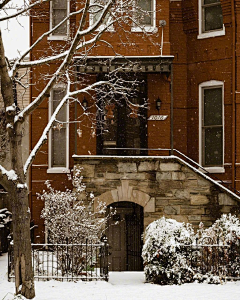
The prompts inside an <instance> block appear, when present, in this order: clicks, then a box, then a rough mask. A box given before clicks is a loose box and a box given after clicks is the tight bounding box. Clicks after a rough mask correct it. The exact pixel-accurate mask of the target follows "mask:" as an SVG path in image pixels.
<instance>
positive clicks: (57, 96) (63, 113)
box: [53, 89, 67, 122]
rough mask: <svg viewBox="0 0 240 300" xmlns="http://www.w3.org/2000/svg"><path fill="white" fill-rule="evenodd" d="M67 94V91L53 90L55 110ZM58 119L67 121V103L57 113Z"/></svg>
mask: <svg viewBox="0 0 240 300" xmlns="http://www.w3.org/2000/svg"><path fill="white" fill-rule="evenodd" d="M64 96H65V91H64V90H60V89H56V90H53V111H55V109H56V107H57V106H58V104H59V102H60V101H61V100H62V99H63V97H64ZM57 120H58V121H62V122H66V120H67V117H66V104H65V105H64V106H63V107H62V108H61V110H60V112H59V113H58V115H57Z"/></svg>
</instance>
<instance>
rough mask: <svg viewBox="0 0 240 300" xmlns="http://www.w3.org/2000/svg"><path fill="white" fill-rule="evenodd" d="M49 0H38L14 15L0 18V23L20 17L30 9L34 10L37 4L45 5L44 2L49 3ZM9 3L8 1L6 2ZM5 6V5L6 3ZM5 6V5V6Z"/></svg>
mask: <svg viewBox="0 0 240 300" xmlns="http://www.w3.org/2000/svg"><path fill="white" fill-rule="evenodd" d="M49 1H50V0H38V1H35V2H34V3H32V4H30V5H29V6H27V7H25V8H23V9H21V10H19V11H18V12H16V13H15V14H12V15H8V16H5V17H2V18H0V22H2V21H6V20H9V19H12V18H16V17H18V16H21V15H23V14H24V13H26V12H27V11H29V10H30V9H32V8H34V7H35V6H36V5H38V4H43V3H46V2H49ZM8 2H10V1H8ZM6 4H7V3H6ZM6 4H5V5H6Z"/></svg>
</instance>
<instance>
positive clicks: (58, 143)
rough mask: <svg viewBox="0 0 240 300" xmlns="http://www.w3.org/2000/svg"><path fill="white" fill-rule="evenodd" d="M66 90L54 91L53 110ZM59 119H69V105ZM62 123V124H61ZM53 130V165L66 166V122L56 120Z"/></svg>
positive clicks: (58, 89) (57, 89)
mask: <svg viewBox="0 0 240 300" xmlns="http://www.w3.org/2000/svg"><path fill="white" fill-rule="evenodd" d="M65 94H66V92H65V90H64V89H62V88H56V89H54V90H53V91H52V111H53V112H54V111H55V109H56V108H57V106H58V104H59V103H60V101H61V100H62V99H63V97H64V96H65ZM57 120H58V121H62V122H66V121H67V105H66V104H65V105H64V106H63V107H62V108H61V110H60V112H59V113H58V115H57ZM59 125H60V126H59ZM51 132H52V141H51V145H52V149H51V151H52V162H51V167H65V166H66V141H67V139H66V123H63V124H61V123H59V122H55V123H54V125H53V128H52V129H51Z"/></svg>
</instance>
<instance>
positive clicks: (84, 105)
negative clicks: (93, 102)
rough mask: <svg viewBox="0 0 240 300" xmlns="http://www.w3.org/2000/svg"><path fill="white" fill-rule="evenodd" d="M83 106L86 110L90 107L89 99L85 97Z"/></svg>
mask: <svg viewBox="0 0 240 300" xmlns="http://www.w3.org/2000/svg"><path fill="white" fill-rule="evenodd" d="M82 106H83V109H84V110H86V109H88V102H87V99H86V98H85V97H84V98H83V101H82Z"/></svg>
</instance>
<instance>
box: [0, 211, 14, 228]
mask: <svg viewBox="0 0 240 300" xmlns="http://www.w3.org/2000/svg"><path fill="white" fill-rule="evenodd" d="M11 222H12V213H11V212H10V211H9V210H8V209H7V208H2V209H0V226H1V225H2V226H5V225H7V224H9V223H11Z"/></svg>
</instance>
